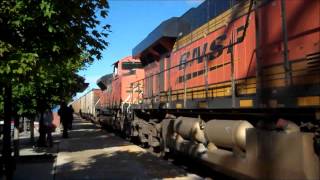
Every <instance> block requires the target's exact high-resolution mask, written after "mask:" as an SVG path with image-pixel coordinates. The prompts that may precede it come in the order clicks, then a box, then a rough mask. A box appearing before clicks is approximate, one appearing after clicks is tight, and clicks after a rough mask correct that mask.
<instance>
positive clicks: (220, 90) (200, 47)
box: [94, 0, 320, 179]
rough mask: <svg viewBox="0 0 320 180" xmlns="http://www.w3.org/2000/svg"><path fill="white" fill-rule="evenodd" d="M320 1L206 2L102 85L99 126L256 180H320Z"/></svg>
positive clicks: (164, 28) (169, 25)
mask: <svg viewBox="0 0 320 180" xmlns="http://www.w3.org/2000/svg"><path fill="white" fill-rule="evenodd" d="M319 16H320V1H319V0H242V1H240V0H206V1H204V2H203V3H202V4H201V5H200V6H198V7H197V8H192V9H190V10H189V11H187V12H186V13H185V14H183V15H182V16H181V17H173V18H171V19H168V20H166V21H164V22H162V23H161V24H160V25H159V26H158V27H157V28H156V29H154V30H153V31H152V32H151V33H150V34H149V35H148V36H147V37H146V38H145V39H144V40H143V41H142V42H141V43H140V44H138V45H137V46H136V47H135V48H134V49H133V53H132V57H127V58H124V59H122V60H120V61H117V62H116V63H115V64H114V67H115V68H114V73H113V74H110V75H106V76H104V77H102V78H101V79H99V80H98V85H99V87H100V88H101V90H102V91H103V93H102V95H101V97H100V105H99V108H97V114H96V116H95V118H94V119H95V121H96V122H99V123H101V124H102V125H105V126H107V127H111V128H113V129H116V130H119V131H120V132H122V133H123V135H125V136H127V137H131V138H137V139H138V140H139V141H140V142H141V143H143V144H145V145H146V146H149V147H152V148H153V149H154V150H157V151H160V152H161V153H162V154H165V153H169V152H175V153H182V154H185V155H187V156H190V157H192V158H194V159H197V160H200V161H202V162H204V163H205V164H207V165H208V166H210V167H212V168H213V169H215V170H217V171H221V172H223V173H227V174H229V175H231V176H234V177H242V178H243V177H244V178H253V179H319V177H320V176H319V169H320V167H319V150H320V139H319V131H320V129H319V120H320V17H319Z"/></svg>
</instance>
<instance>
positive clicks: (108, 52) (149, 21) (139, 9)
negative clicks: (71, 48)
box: [75, 0, 203, 98]
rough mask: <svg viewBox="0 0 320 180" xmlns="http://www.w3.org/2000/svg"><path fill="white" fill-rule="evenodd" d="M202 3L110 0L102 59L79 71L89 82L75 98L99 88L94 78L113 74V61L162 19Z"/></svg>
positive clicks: (123, 54) (178, 0)
mask: <svg viewBox="0 0 320 180" xmlns="http://www.w3.org/2000/svg"><path fill="white" fill-rule="evenodd" d="M201 2H203V0H109V5H110V9H109V15H108V17H107V18H106V19H105V20H103V21H104V22H106V23H108V24H110V25H111V31H112V32H110V34H109V36H108V38H107V39H106V40H107V41H108V42H109V43H110V44H109V46H108V47H107V48H106V49H105V50H104V51H103V53H102V59H101V60H96V61H95V62H94V63H93V64H91V65H90V66H88V67H87V68H86V69H85V70H82V71H80V72H79V74H80V75H81V76H84V77H85V78H86V82H88V83H90V85H89V87H88V88H87V89H86V90H85V91H84V92H82V93H78V94H77V96H76V97H75V98H78V97H81V96H82V95H83V94H84V93H86V92H88V91H90V90H91V89H92V88H98V87H97V85H96V81H97V79H99V78H100V77H101V76H103V75H105V74H109V73H112V71H113V68H112V64H113V63H114V62H115V61H117V60H120V59H122V58H124V57H126V56H129V55H131V53H132V49H133V48H134V47H135V46H136V45H137V44H139V43H140V42H141V41H142V40H143V39H144V38H145V37H146V36H147V35H148V34H149V33H150V32H151V31H152V30H154V29H155V28H156V27H157V26H158V25H159V24H160V23H161V22H162V21H164V20H166V19H169V18H171V17H175V16H176V17H178V16H181V15H182V14H184V13H185V12H187V11H188V10H189V9H190V8H192V7H197V6H198V5H199V4H201Z"/></svg>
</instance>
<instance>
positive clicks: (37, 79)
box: [0, 0, 110, 176]
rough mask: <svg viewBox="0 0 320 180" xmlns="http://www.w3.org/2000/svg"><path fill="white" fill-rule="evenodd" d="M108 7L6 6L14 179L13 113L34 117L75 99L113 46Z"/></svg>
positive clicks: (52, 1) (80, 3) (1, 28)
mask: <svg viewBox="0 0 320 180" xmlns="http://www.w3.org/2000/svg"><path fill="white" fill-rule="evenodd" d="M108 8H109V5H108V2H107V1H106V0H70V1H64V0H3V1H1V2H0V34H1V39H0V87H1V88H0V89H2V90H3V91H2V92H3V93H2V97H0V99H3V102H0V106H2V107H0V113H1V114H4V119H5V124H4V145H3V146H4V147H3V157H4V161H5V169H6V170H7V175H8V176H10V172H11V171H10V170H11V169H12V166H11V165H10V163H9V162H10V161H11V159H10V155H11V150H10V122H11V118H12V114H13V112H15V113H17V114H19V115H20V116H23V115H24V116H27V115H28V116H34V115H35V114H36V112H38V111H39V109H40V107H42V105H43V104H46V105H55V104H58V101H59V100H60V99H64V100H67V99H70V98H71V96H72V95H73V94H74V93H75V92H76V91H77V89H78V88H80V86H81V85H83V79H81V78H79V76H77V75H76V73H77V72H78V71H79V70H80V69H81V68H83V67H85V66H86V65H88V64H90V63H92V62H93V61H94V60H95V59H101V57H102V56H101V52H102V50H104V49H105V48H106V47H107V46H108V43H107V42H106V40H105V39H106V38H107V36H108V32H109V28H110V26H109V25H108V24H102V23H103V19H104V18H106V17H107V15H108ZM78 82H81V83H80V85H79V84H78ZM12 100H14V103H12ZM13 104H14V105H13ZM0 117H1V116H0ZM40 124H41V123H40Z"/></svg>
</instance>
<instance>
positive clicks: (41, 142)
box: [38, 112, 46, 146]
mask: <svg viewBox="0 0 320 180" xmlns="http://www.w3.org/2000/svg"><path fill="white" fill-rule="evenodd" d="M38 146H46V130H45V126H44V122H43V112H41V115H40V120H39V139H38Z"/></svg>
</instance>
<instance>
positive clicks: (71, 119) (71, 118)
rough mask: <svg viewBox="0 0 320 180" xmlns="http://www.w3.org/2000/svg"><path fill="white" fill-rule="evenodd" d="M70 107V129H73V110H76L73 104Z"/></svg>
mask: <svg viewBox="0 0 320 180" xmlns="http://www.w3.org/2000/svg"><path fill="white" fill-rule="evenodd" d="M68 109H69V112H68V114H69V120H70V122H69V129H70V130H71V129H72V122H73V112H74V110H73V108H72V106H71V105H70V106H69V107H68Z"/></svg>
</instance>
